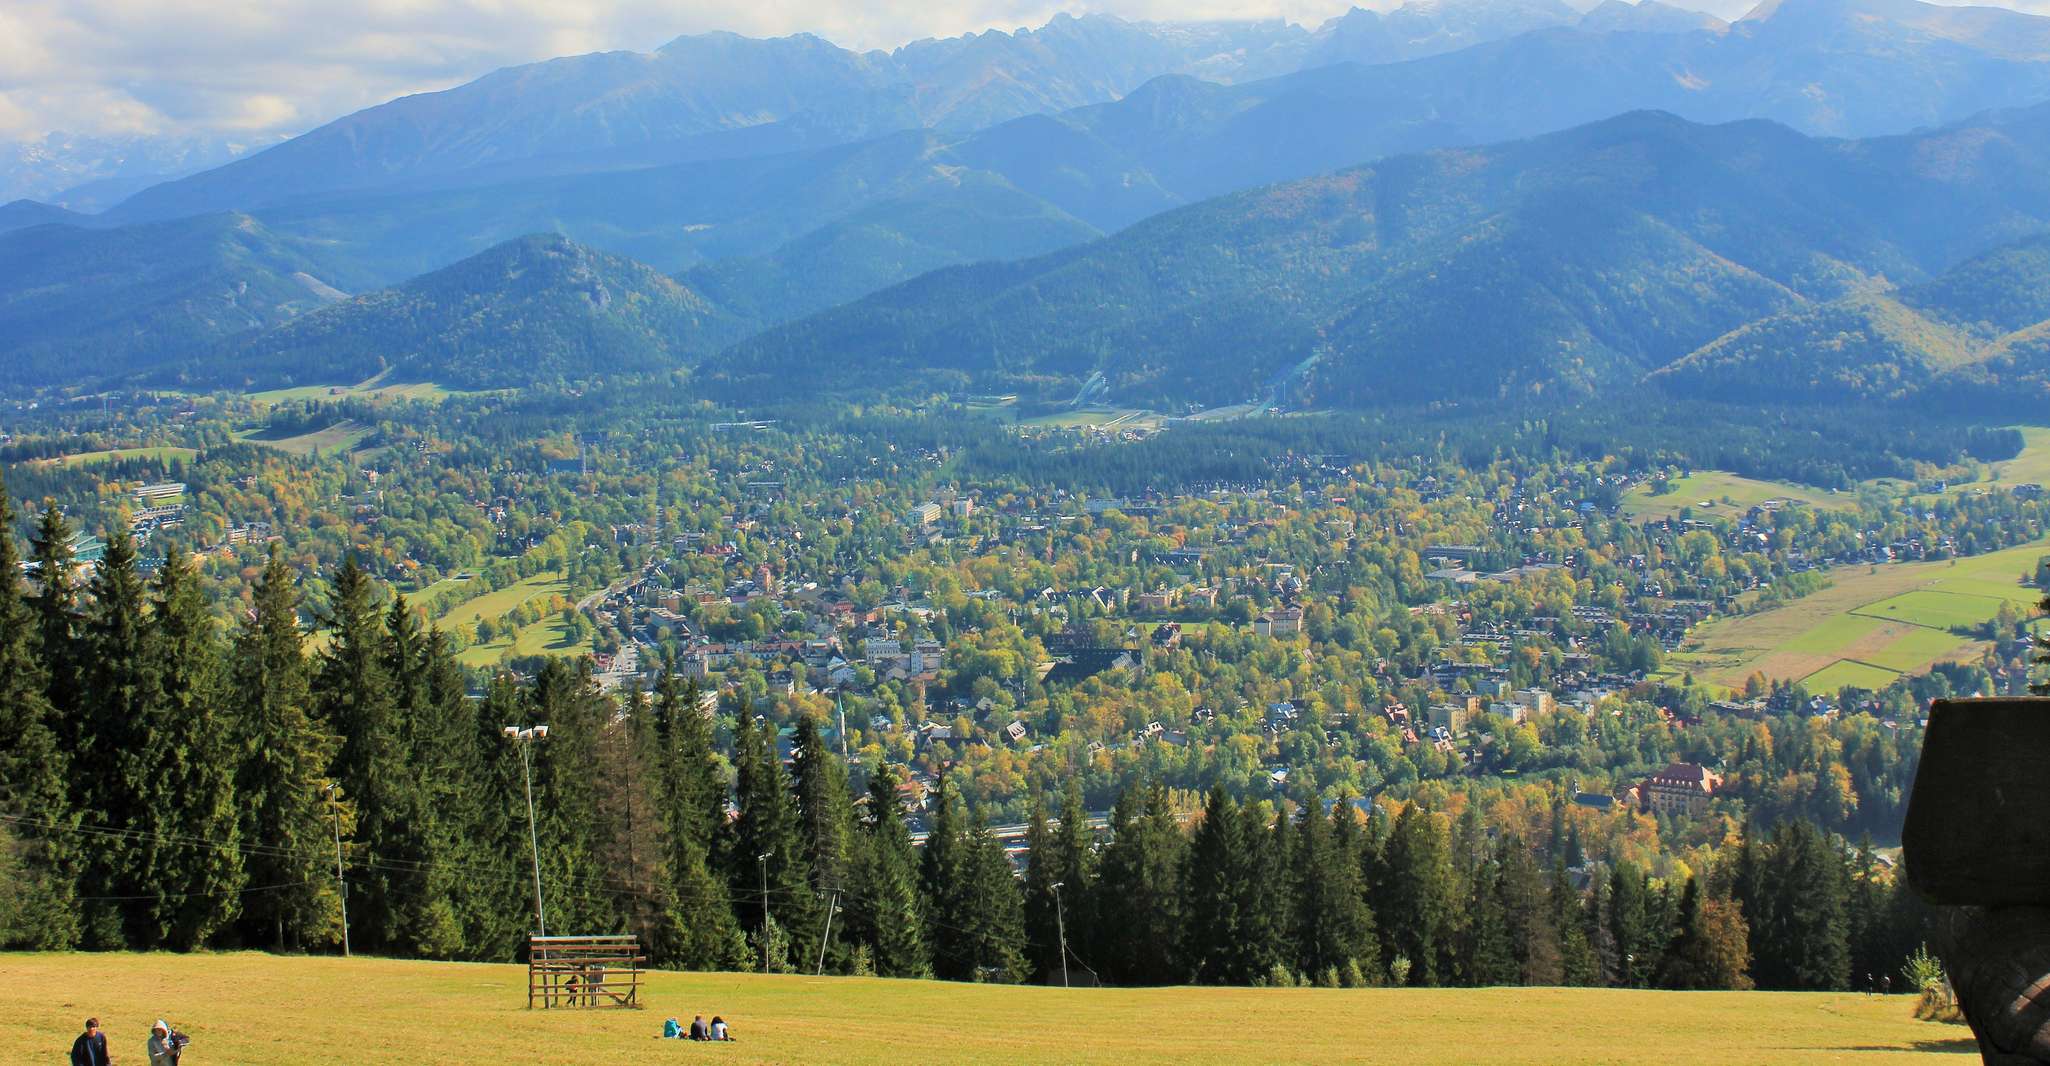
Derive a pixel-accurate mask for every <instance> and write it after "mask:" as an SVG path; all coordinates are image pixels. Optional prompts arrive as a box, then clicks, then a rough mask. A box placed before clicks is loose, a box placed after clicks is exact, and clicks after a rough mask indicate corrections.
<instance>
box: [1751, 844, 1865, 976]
mask: <svg viewBox="0 0 2050 1066" xmlns="http://www.w3.org/2000/svg"><path fill="white" fill-rule="evenodd" d="M1761 882H1762V885H1763V888H1764V895H1765V900H1766V902H1765V906H1764V907H1762V908H1761V910H1762V911H1763V913H1762V914H1761V915H1760V924H1762V925H1763V926H1764V943H1765V944H1766V945H1768V949H1767V950H1765V951H1762V952H1760V953H1758V954H1756V955H1754V956H1753V958H1754V959H1755V960H1756V975H1757V980H1758V985H1759V987H1761V988H1770V989H1786V990H1793V991H1818V992H1819V991H1828V990H1832V989H1841V988H1846V987H1849V984H1850V970H1851V958H1850V949H1849V945H1848V943H1847V942H1846V940H1845V916H1844V898H1845V895H1846V887H1847V886H1846V877H1845V872H1844V862H1843V860H1842V859H1841V858H1840V857H1839V856H1838V855H1837V853H1836V850H1835V848H1834V847H1833V846H1832V844H1831V842H1830V840H1829V839H1828V838H1827V837H1826V836H1824V835H1823V833H1822V832H1821V831H1820V830H1818V829H1816V828H1815V827H1814V826H1813V825H1811V824H1809V823H1807V822H1804V821H1800V820H1798V819H1796V820H1792V821H1787V822H1782V823H1781V824H1780V825H1779V827H1778V828H1777V829H1775V830H1774V831H1773V836H1772V846H1771V849H1770V851H1769V853H1768V855H1767V857H1766V861H1765V863H1764V871H1763V876H1762V878H1761ZM1753 943H1754V944H1755V943H1758V937H1757V935H1756V933H1755V931H1754V936H1753Z"/></svg>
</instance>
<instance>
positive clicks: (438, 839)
mask: <svg viewBox="0 0 2050 1066" xmlns="http://www.w3.org/2000/svg"><path fill="white" fill-rule="evenodd" d="M379 662H380V667H381V669H382V672H383V674H384V677H385V678H387V679H388V680H389V683H390V693H391V704H392V712H391V717H392V722H393V728H395V729H396V730H397V732H398V740H397V744H396V747H397V750H398V756H399V758H401V759H402V760H403V763H404V766H405V775H406V776H405V778H404V780H403V782H402V784H401V787H399V788H398V789H397V790H395V793H394V794H393V795H392V797H391V801H392V803H393V804H395V806H396V810H397V813H398V814H399V816H400V817H399V818H398V820H397V824H396V825H394V826H393V827H392V830H391V832H392V837H391V839H389V840H387V841H386V842H384V843H383V844H382V845H381V846H380V847H379V848H378V854H379V856H380V857H381V859H382V861H386V862H390V863H391V864H393V865H395V866H399V867H401V868H403V869H404V870H406V871H411V872H402V873H400V874H399V875H398V876H397V877H396V878H394V879H393V880H392V881H391V882H390V891H391V899H390V906H391V910H392V921H393V923H394V928H393V933H394V936H395V937H396V942H397V944H399V945H402V946H404V947H405V949H406V950H407V951H409V952H411V953H414V954H419V955H425V956H428V957H431V958H453V957H456V956H458V955H461V954H462V953H463V917H462V912H463V910H464V903H463V901H462V899H461V898H460V897H461V896H462V895H463V894H464V893H465V892H467V891H468V890H469V888H470V882H471V879H469V878H465V877H463V876H462V875H461V873H460V872H459V871H458V869H457V865H458V856H459V853H460V852H461V851H462V850H464V841H465V834H466V832H467V831H469V830H470V829H471V828H472V827H470V826H468V825H466V824H465V823H466V821H467V820H468V819H470V818H473V817H474V816H475V813H476V808H475V807H474V805H472V804H471V803H468V802H465V800H464V798H463V797H462V796H461V795H460V793H462V792H465V791H468V790H469V789H473V788H477V787H480V786H481V785H482V784H483V782H482V781H478V780H475V779H467V780H466V779H462V778H458V777H456V776H455V775H456V773H458V772H459V769H460V768H461V767H463V766H464V765H465V763H466V761H467V760H464V759H463V758H462V755H461V753H462V749H464V748H465V747H467V746H469V745H470V744H472V743H474V740H473V738H472V736H471V734H472V732H473V730H472V729H471V728H470V727H469V726H468V724H467V723H465V722H464V721H463V719H464V718H465V717H466V716H467V714H468V713H469V712H468V710H467V708H466V707H465V706H464V700H463V690H462V685H461V682H462V676H461V671H460V669H459V668H457V667H456V665H455V662H454V661H453V659H452V657H451V656H450V652H449V649H448V646H447V642H446V640H445V638H443V637H442V635H441V634H440V633H439V632H433V633H429V632H425V631H423V629H422V627H421V625H420V619H419V617H418V616H417V615H416V614H415V613H414V611H413V609H412V607H411V606H410V605H409V604H407V603H406V598H405V597H404V596H394V597H392V602H391V606H390V608H388V609H387V610H386V611H385V613H384V632H383V646H382V649H381V651H380V654H379ZM486 854H488V853H486Z"/></svg>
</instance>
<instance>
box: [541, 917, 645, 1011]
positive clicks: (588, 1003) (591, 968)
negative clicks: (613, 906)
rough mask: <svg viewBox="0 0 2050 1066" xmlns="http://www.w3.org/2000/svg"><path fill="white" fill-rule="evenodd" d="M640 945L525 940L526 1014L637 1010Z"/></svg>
mask: <svg viewBox="0 0 2050 1066" xmlns="http://www.w3.org/2000/svg"><path fill="white" fill-rule="evenodd" d="M647 961H648V959H647V956H645V955H642V954H641V940H640V938H639V937H637V936H635V935H633V934H632V933H621V934H619V935H617V936H530V937H528V938H527V1009H528V1010H533V1009H534V1008H535V1007H537V1006H538V1007H541V1008H542V1009H544V1010H545V1009H548V1008H551V1007H635V1008H638V1007H639V1006H640V1005H641V967H642V966H643V965H644V964H645V963H646V962H647Z"/></svg>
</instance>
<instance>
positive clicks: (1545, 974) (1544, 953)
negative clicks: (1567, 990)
mask: <svg viewBox="0 0 2050 1066" xmlns="http://www.w3.org/2000/svg"><path fill="white" fill-rule="evenodd" d="M1495 862H1496V865H1497V866H1498V867H1499V868H1500V870H1501V874H1500V880H1499V882H1498V884H1499V889H1500V894H1501V907H1502V917H1503V921H1504V923H1505V924H1506V925H1507V927H1508V930H1509V947H1510V954H1511V955H1512V956H1513V957H1514V958H1515V961H1516V972H1517V976H1516V979H1517V980H1519V981H1521V982H1522V983H1524V984H1526V985H1559V984H1565V983H1566V971H1565V960H1564V958H1563V952H1562V948H1561V945H1560V942H1559V939H1560V938H1559V929H1558V926H1557V924H1556V923H1555V921H1554V917H1553V916H1554V914H1555V913H1556V911H1555V909H1554V906H1553V903H1552V899H1551V894H1550V893H1551V886H1550V885H1549V884H1548V883H1547V882H1546V880H1545V875H1544V873H1543V871H1541V870H1540V869H1539V868H1538V864H1537V856H1536V855H1535V854H1533V853H1532V852H1531V850H1530V849H1529V848H1527V847H1525V846H1523V844H1522V842H1521V841H1518V840H1517V839H1516V838H1514V837H1510V836H1505V837H1503V838H1502V840H1501V843H1500V846H1499V847H1498V848H1497V850H1496V857H1495Z"/></svg>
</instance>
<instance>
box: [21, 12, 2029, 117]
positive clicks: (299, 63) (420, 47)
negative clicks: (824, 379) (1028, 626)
mask: <svg viewBox="0 0 2050 1066" xmlns="http://www.w3.org/2000/svg"><path fill="white" fill-rule="evenodd" d="M1392 2H1393V0H1379V3H1378V4H1377V5H1376V6H1392ZM1591 2H1592V0H1587V2H1585V3H1582V4H1580V5H1577V6H1589V5H1590V4H1591ZM1682 2H1684V3H1686V6H1700V7H1703V8H1712V7H1730V6H1731V5H1732V4H1735V5H1736V6H1738V7H1741V6H1743V0H1691V2H1689V0H1682ZM2003 2H2004V3H2007V4H2009V5H2011V6H2019V7H2035V8H2037V9H2038V10H2045V11H2050V0H2003ZM1347 6H1349V5H1348V3H1347V0H1237V2H1234V0H1083V2H1075V3H1062V2H1059V0H956V2H954V3H951V4H935V3H933V2H932V0H746V2H742V0H339V2H338V0H266V2H261V3H256V2H250V0H0V139H13V140H21V139H28V138H33V137H38V136H41V135H42V134H44V133H46V132H49V131H52V130H66V131H70V132H73V133H86V134H109V133H124V132H136V133H184V132H198V133H223V134H229V135H233V136H236V137H247V138H250V139H252V140H259V141H260V140H262V139H265V138H266V137H267V136H276V135H278V134H282V133H296V132H299V131H302V130H305V129H308V128H310V127H312V126H315V125H318V124H320V123H321V122H325V121H327V120H328V119H331V118H334V117H336V116H339V115H342V114H346V113H348V112H350V111H354V110H356V109H358V108H361V107H366V106H368V105H371V104H375V103H379V102H382V101H384V100H388V99H390V98H392V97H394V96H398V95H401V94H404V93H409V92H419V91H422V90H429V89H441V88H446V87H448V86H450V85H455V84H458V83H460V82H463V81H467V80H469V79H470V78H473V77H476V76H477V75H479V74H482V73H485V72H486V71H489V70H492V69H494V68H497V67H501V66H505V65H508V64H512V63H522V62H528V61H532V60H537V59H544V58H548V57H551V56H559V55H572V54H576V53H581V52H591V51H599V50H604V49H615V48H629V49H635V50H643V51H644V50H647V49H651V48H654V47H656V46H657V45H660V44H661V43H663V42H664V41H667V40H669V39H670V38H672V37H675V36H676V35H678V34H683V33H694V32H700V31H704V30H713V29H727V30H734V31H736V32H740V33H745V34H749V35H755V36H762V35H772V34H782V33H792V32H797V31H800V30H809V31H812V32H815V33H818V34H820V35H822V36H824V37H826V38H828V39H830V40H832V41H835V42H837V43H840V44H843V45H847V46H850V47H859V48H888V47H893V46H895V45H898V44H902V43H903V42H905V41H908V40H914V39H917V38H920V37H927V36H949V35H953V34H959V33H965V32H969V31H974V30H982V29H988V28H993V27H994V28H1004V29H1011V28H1016V27H1019V26H1028V25H1029V26H1036V25H1039V24H1040V23H1042V22H1044V21H1045V20H1046V19H1047V18H1048V17H1050V16H1051V15H1052V14H1053V13H1055V12H1057V11H1062V10H1067V11H1074V12H1077V13H1080V12H1083V11H1088V10H1096V11H1109V12H1112V13H1115V14H1119V15H1123V16H1125V17H1128V18H1155V19H1203V18H1253V17H1259V18H1272V17H1283V18H1288V19H1290V20H1292V21H1296V22H1301V23H1306V24H1315V23H1317V22H1321V21H1322V20H1323V19H1325V18H1327V17H1330V16H1331V15H1334V14H1337V13H1338V12H1340V11H1342V10H1344V9H1345V8H1346V7H1347ZM1362 6H1367V4H1366V3H1362Z"/></svg>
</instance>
